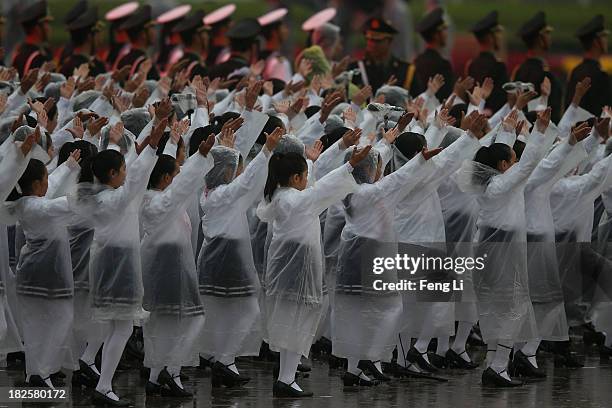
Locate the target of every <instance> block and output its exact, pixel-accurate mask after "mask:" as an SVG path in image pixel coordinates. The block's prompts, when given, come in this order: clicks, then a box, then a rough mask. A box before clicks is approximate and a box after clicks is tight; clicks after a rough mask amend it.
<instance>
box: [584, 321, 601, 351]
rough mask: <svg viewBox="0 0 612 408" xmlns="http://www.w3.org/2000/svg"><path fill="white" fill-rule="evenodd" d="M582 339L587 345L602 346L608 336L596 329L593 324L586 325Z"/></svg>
mask: <svg viewBox="0 0 612 408" xmlns="http://www.w3.org/2000/svg"><path fill="white" fill-rule="evenodd" d="M582 341H583V342H584V345H585V346H592V345H595V346H601V345H603V344H604V342H605V341H606V336H605V335H604V334H603V333H601V332H598V331H597V330H595V328H594V327H593V325H591V324H588V325H584V331H583V332H582Z"/></svg>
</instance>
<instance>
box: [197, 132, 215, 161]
mask: <svg viewBox="0 0 612 408" xmlns="http://www.w3.org/2000/svg"><path fill="white" fill-rule="evenodd" d="M214 145H215V134H214V133H211V134H210V135H208V137H207V138H206V140H202V142H201V143H200V146H198V151H199V152H200V154H201V155H202V156H204V157H207V156H208V152H210V149H212V147H213V146H214Z"/></svg>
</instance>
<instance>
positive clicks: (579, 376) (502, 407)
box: [0, 348, 612, 408]
mask: <svg viewBox="0 0 612 408" xmlns="http://www.w3.org/2000/svg"><path fill="white" fill-rule="evenodd" d="M579 352H580V353H584V354H585V367H584V368H582V369H578V370H569V369H558V368H555V367H554V364H553V359H552V357H551V356H550V355H546V354H543V355H542V356H541V357H540V358H539V360H540V361H541V364H540V365H541V366H543V367H545V368H546V372H547V375H548V378H547V379H546V380H545V381H542V382H537V383H530V384H527V385H524V386H522V387H519V388H516V389H495V388H483V387H482V386H481V384H480V375H481V370H480V369H478V370H475V371H460V370H447V371H445V372H444V374H443V375H446V376H447V377H449V378H450V381H449V382H448V383H437V382H432V381H428V380H420V379H419V380H415V379H410V380H393V381H392V382H390V383H387V384H382V385H379V386H377V387H373V388H360V389H359V388H352V389H344V388H343V386H342V381H341V375H342V371H341V370H330V369H329V368H328V364H327V362H326V361H325V359H323V358H321V359H315V360H314V361H312V372H311V373H310V376H309V378H305V379H298V383H299V384H301V386H302V387H303V388H305V389H308V390H311V391H313V392H314V394H315V396H314V398H310V399H304V400H291V399H274V398H272V391H271V390H272V382H273V377H272V370H273V367H274V363H270V362H262V361H253V360H249V359H241V360H240V361H239V362H238V367H239V369H240V370H241V372H244V374H245V375H248V376H250V377H251V378H252V380H251V382H250V383H249V384H247V385H246V386H245V387H243V388H237V389H226V388H222V389H214V390H213V389H212V388H211V385H210V377H209V376H208V373H207V372H205V371H202V370H198V369H195V368H193V369H186V370H185V373H186V374H187V375H188V376H189V377H190V378H189V380H188V381H186V382H184V384H186V385H187V387H188V388H190V389H192V390H194V391H195V397H194V398H193V399H189V400H180V399H179V400H177V399H169V398H162V397H155V398H147V397H146V395H145V392H144V385H145V380H142V379H141V378H140V374H139V370H137V369H134V370H129V371H123V372H120V373H118V374H117V375H116V376H115V381H114V384H115V390H116V392H117V393H118V394H119V395H122V396H126V397H128V398H130V399H132V400H133V401H134V403H135V406H137V407H147V408H155V407H160V408H161V407H163V408H179V407H184V408H188V407H189V408H199V407H262V408H264V407H266V408H267V407H271V406H272V407H274V408H302V407H304V408H309V407H372V408H377V407H380V408H383V407H384V408H388V407H407V406H414V407H440V408H442V407H491V408H510V407H520V408H527V407H542V408H543V407H559V408H561V407H609V406H611V405H612V364H611V361H609V360H606V359H600V357H599V354H598V352H597V350H596V349H594V348H591V349H588V350H586V352H585V351H584V350H579ZM472 355H473V356H474V357H475V358H476V359H477V361H480V360H482V359H483V357H484V349H478V350H473V351H472ZM20 378H23V377H22V373H20V372H19V371H15V370H4V371H0V386H9V385H12V384H13V383H14V381H16V380H19V379H20ZM69 382H70V381H68V383H69ZM72 398H73V400H72V403H71V405H72V406H91V401H90V394H89V393H88V392H87V391H76V390H75V391H74V392H73V394H72ZM0 405H2V404H0ZM15 406H17V405H15ZM23 406H38V407H40V406H42V405H41V404H32V403H29V404H27V405H26V404H24V405H23ZM45 406H53V405H50V404H45ZM57 406H60V405H57ZM64 406H65V405H64Z"/></svg>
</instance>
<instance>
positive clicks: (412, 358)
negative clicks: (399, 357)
mask: <svg viewBox="0 0 612 408" xmlns="http://www.w3.org/2000/svg"><path fill="white" fill-rule="evenodd" d="M425 354H427V352H424V353H421V352H420V351H419V350H417V349H416V348H415V347H414V346H412V347H410V350H408V354H406V360H408V361H409V362H411V363H413V364H416V365H417V366H418V367H419V368H420V369H421V370H424V371H428V372H430V373H435V372H437V371H438V369H437V368H436V367H434V366H433V365H431V364H430V363H428V362H427V360H425V358H424V357H423V355H425Z"/></svg>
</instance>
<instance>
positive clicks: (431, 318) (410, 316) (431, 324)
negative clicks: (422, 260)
mask: <svg viewBox="0 0 612 408" xmlns="http://www.w3.org/2000/svg"><path fill="white" fill-rule="evenodd" d="M402 303H403V305H404V310H403V312H402V321H401V322H400V327H401V333H402V335H403V336H405V337H412V338H419V337H422V338H436V337H449V336H452V335H453V334H454V333H455V304H454V303H452V302H419V301H417V300H416V295H415V293H414V292H412V291H407V290H406V291H403V292H402Z"/></svg>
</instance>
